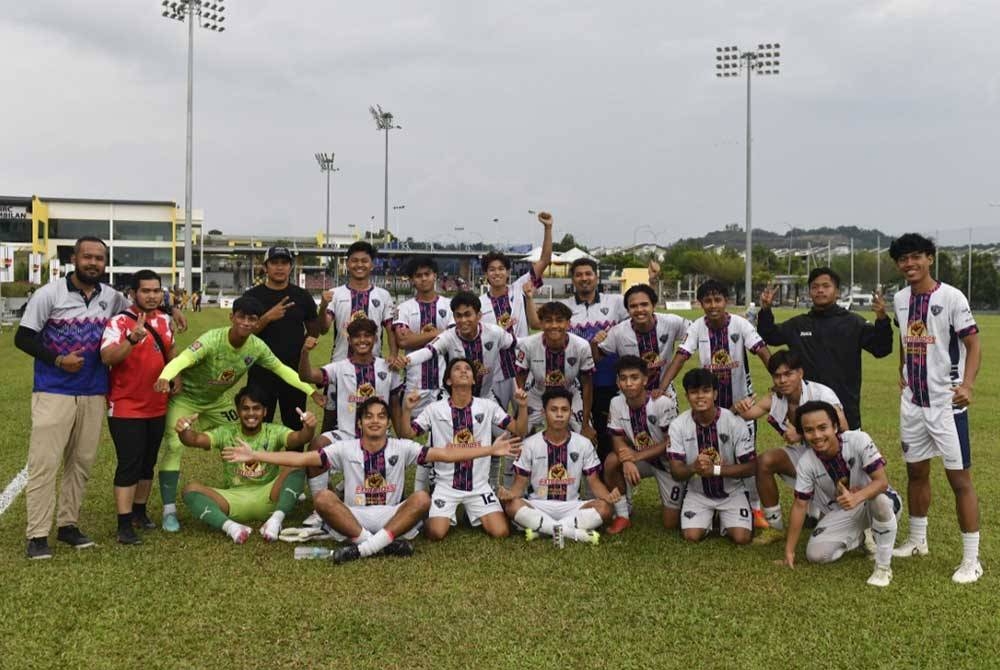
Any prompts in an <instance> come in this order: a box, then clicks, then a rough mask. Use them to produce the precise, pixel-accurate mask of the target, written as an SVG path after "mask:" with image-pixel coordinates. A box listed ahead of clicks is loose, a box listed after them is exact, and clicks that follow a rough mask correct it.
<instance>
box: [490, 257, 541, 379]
mask: <svg viewBox="0 0 1000 670" xmlns="http://www.w3.org/2000/svg"><path fill="white" fill-rule="evenodd" d="M528 282H531V283H532V284H534V285H535V288H538V287H539V286H541V285H542V280H541V279H540V278H538V277H536V276H535V272H534V270H531V271H530V272H526V273H525V274H523V275H521V276H520V277H518V278H517V279H515V280H514V281H513V282H511V284H510V286H508V287H507V292H506V293H502V294H500V295H499V296H496V297H494V296H491V295H490V293H489V289H487V291H486V293H484V294H482V295H481V296H479V303H480V305H481V313H482V315H483V317H482V318H483V323H490V324H495V325H497V326H500V327H501V328H503V329H504V330H506V331H507V332H508V333H510V334H511V335H513V336H514V337H515V338H516V339H520V338H522V337H527V336H528V334H529V333H530V332H531V331H530V329H529V328H528V316H527V312H526V311H525V307H524V285H525V284H527V283H528ZM499 372H500V374H498V375H497V376H496V378H495V381H501V380H503V379H510V378H511V377H513V376H514V375H515V374H516V370H515V368H514V351H508V352H507V353H504V354H501V356H500V371H499Z"/></svg>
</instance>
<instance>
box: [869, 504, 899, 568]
mask: <svg viewBox="0 0 1000 670" xmlns="http://www.w3.org/2000/svg"><path fill="white" fill-rule="evenodd" d="M872 535H874V536H875V565H882V566H886V567H888V565H889V563H890V562H891V561H892V547H893V545H895V544H896V517H895V516H892V515H890V516H889V520H888V521H879V520H878V519H872Z"/></svg>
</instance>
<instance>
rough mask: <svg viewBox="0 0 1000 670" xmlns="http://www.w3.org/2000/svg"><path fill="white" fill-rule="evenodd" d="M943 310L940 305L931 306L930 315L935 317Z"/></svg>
mask: <svg viewBox="0 0 1000 670" xmlns="http://www.w3.org/2000/svg"><path fill="white" fill-rule="evenodd" d="M943 309H944V307H942V306H941V305H931V314H933V315H934V316H937V315H938V314H940V313H941V311H942V310H943Z"/></svg>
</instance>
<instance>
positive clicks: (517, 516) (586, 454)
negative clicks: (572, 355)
mask: <svg viewBox="0 0 1000 670" xmlns="http://www.w3.org/2000/svg"><path fill="white" fill-rule="evenodd" d="M572 403H573V393H572V392H571V391H569V390H568V389H566V388H551V389H548V390H547V391H545V393H544V394H543V395H542V407H543V409H544V411H545V430H544V431H542V432H540V433H535V434H534V435H532V436H531V437H529V438H528V439H527V440H525V441H524V443H523V444H522V445H521V455H520V456H519V457H518V459H517V460H516V461H514V471H515V473H516V477H515V479H514V485H513V486H512V487H511V489H510V491H507V490H506V489H501V490H500V501H501V502H502V503H503V505H504V511H506V512H507V516H508V517H509V518H511V519H513V520H514V523H516V524H517V525H518V526H520V527H521V528H523V529H524V537H525V539H526V540H528V541H529V542H530V541H531V540H533V539H535V538H536V537H537V536H538V534H539V533H543V534H545V535H551V536H552V537H553V538H555V539H556V540H557V541H561V538H563V537H569V538H571V539H574V540H576V541H577V542H587V543H590V544H597V543H598V541H599V540H600V537H601V536H600V535H599V534H598V532H597V530H595V529H597V528H599V527H600V526H601V524H603V523H605V522H607V521H608V519H610V518H611V509H612V505H613V504H614V503H615V501H616V500H617V499H618V498H619V497H620V495H619V492H618V489H615V490H614V491H612V492H611V493H608V490H607V488H605V486H604V482H602V481H601V476H600V470H601V461H600V460H599V459H598V458H597V451H595V449H594V445H593V443H592V442H591V441H590V440H589V439H588V438H586V437H584V436H583V435H581V434H580V433H575V432H571V431H570V419H571V417H572V414H573V410H572ZM584 477H586V479H587V484H588V485H589V486H590V491H591V493H593V494H594V496H595V498H594V499H593V500H586V501H585V500H580V496H579V490H580V484H581V482H582V481H583V479H584ZM529 483H530V484H531V495H530V496H529V497H528V498H527V499H525V498H524V497H523V495H524V493H525V491H526V490H527V488H528V484H529Z"/></svg>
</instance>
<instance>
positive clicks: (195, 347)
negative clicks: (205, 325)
mask: <svg viewBox="0 0 1000 670" xmlns="http://www.w3.org/2000/svg"><path fill="white" fill-rule="evenodd" d="M199 349H201V341H200V340H195V341H194V342H192V343H191V346H189V347H188V350H189V351H198V350H199Z"/></svg>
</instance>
